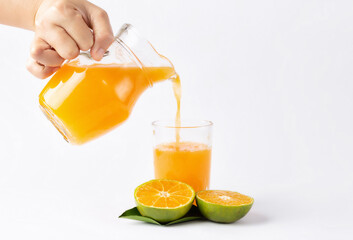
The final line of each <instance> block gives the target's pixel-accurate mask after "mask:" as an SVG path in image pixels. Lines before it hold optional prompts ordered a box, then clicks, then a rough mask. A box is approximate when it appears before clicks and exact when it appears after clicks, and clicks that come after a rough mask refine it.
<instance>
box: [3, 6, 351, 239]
mask: <svg viewBox="0 0 353 240" xmlns="http://www.w3.org/2000/svg"><path fill="white" fill-rule="evenodd" d="M95 2H96V3H99V5H100V6H102V7H104V8H106V9H107V11H108V12H109V14H110V16H111V21H112V24H113V26H114V29H118V28H119V27H120V25H122V24H123V23H125V22H129V23H132V24H134V25H135V27H136V28H138V29H139V30H140V32H141V34H143V35H145V36H146V38H147V39H149V40H150V41H151V42H152V43H153V44H154V45H155V47H156V48H157V49H158V50H159V51H160V52H161V53H163V54H165V55H166V56H168V57H169V58H170V59H171V60H172V62H173V63H174V65H175V66H176V68H177V70H178V72H179V73H180V75H181V77H182V84H183V102H182V116H183V117H185V118H195V119H209V120H212V121H214V123H215V128H214V148H213V149H214V151H213V164H212V165H213V166H212V179H211V181H212V183H211V187H212V188H213V189H230V190H237V191H239V192H242V193H245V194H249V195H251V196H253V197H254V198H255V204H254V207H253V209H252V210H251V211H250V213H249V215H248V216H247V217H245V218H244V219H243V220H241V221H239V222H238V223H235V224H230V225H220V224H213V223H209V222H201V223H190V224H183V225H176V226H174V227H168V228H167V227H157V226H154V225H149V224H143V223H138V222H134V221H131V220H123V219H117V217H118V216H119V215H120V214H121V213H122V212H123V211H124V210H125V209H127V208H130V207H132V206H134V201H133V190H134V188H135V187H136V186H137V185H138V184H140V183H142V182H144V181H146V180H149V179H151V178H153V167H152V149H151V147H152V141H151V139H152V133H151V127H150V123H151V122H152V120H155V119H161V118H173V117H174V110H175V109H174V107H175V102H174V99H173V96H172V91H171V86H170V84H169V83H162V84H160V85H158V86H155V87H154V88H153V89H150V90H149V91H148V92H146V93H145V94H144V95H143V96H142V98H141V99H140V101H139V102H138V103H137V105H136V107H135V109H134V112H133V114H132V116H131V117H130V119H129V121H128V122H126V124H124V125H123V126H121V127H120V128H119V129H117V130H115V131H114V132H112V133H111V134H108V135H106V136H104V137H103V138H101V139H98V140H96V141H94V142H92V143H89V144H87V145H84V146H82V147H72V146H70V145H68V144H66V143H65V142H64V141H63V140H62V138H61V137H60V136H59V134H58V133H57V132H56V130H55V129H54V128H53V127H52V126H51V124H50V123H49V122H48V121H47V120H46V119H45V117H44V116H43V115H42V113H41V112H40V110H39V108H38V106H37V95H38V94H39V92H40V90H41V89H42V88H43V87H44V84H45V81H44V82H43V81H40V80H37V79H35V78H34V77H32V76H31V75H30V74H29V73H27V72H26V70H25V67H24V65H25V60H26V58H27V55H28V47H29V45H30V40H31V38H32V35H33V34H32V33H30V32H26V31H22V30H19V29H14V28H10V27H5V26H0V36H1V39H0V43H1V45H0V52H1V56H0V63H1V65H0V66H1V80H0V109H1V118H0V132H1V134H0V239H4V240H12V239H16V240H17V239H35V240H41V239H46V240H47V239H51V240H55V239H85V240H90V239H104V240H110V239H137V238H140V239H141V238H152V237H153V238H154V239H156V238H157V239H191V238H192V237H193V238H194V239H219V238H222V239H259V238H261V239H271V240H275V239H295V240H297V239H321V240H323V239H351V238H352V237H353V230H352V227H353V220H352V215H353V207H352V200H353V190H352V189H353V175H352V170H353V164H352V160H353V126H352V122H353V81H352V80H353V67H352V64H353V14H352V9H353V2H352V1H349V0H347V1H343V0H342V1H333V0H331V1H329V0H317V1H307V0H302V1H299V0H293V1H261V0H259V1H245V0H244V1H220V0H218V1H162V0H160V1H142V0H141V1H131V0H129V1H95ZM171 106H172V107H171Z"/></svg>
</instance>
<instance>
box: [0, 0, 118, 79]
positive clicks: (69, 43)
mask: <svg viewBox="0 0 353 240" xmlns="http://www.w3.org/2000/svg"><path fill="white" fill-rule="evenodd" d="M0 24H6V25H10V26H14V27H19V28H24V29H28V30H31V31H34V32H35V36H34V39H33V42H32V44H31V50H30V57H29V59H28V62H27V69H28V70H29V71H30V72H31V73H32V74H33V75H35V76H36V77H38V78H47V77H48V76H50V75H52V74H53V73H54V72H55V71H56V70H58V69H59V68H60V66H61V64H62V63H63V62H64V61H65V60H66V59H73V58H76V57H77V56H78V54H79V53H80V50H82V51H88V50H90V52H91V55H92V57H93V59H95V60H97V61H99V60H100V59H101V58H102V57H103V54H104V53H105V51H106V50H107V48H108V47H109V46H110V44H111V43H112V42H113V40H114V36H113V31H112V28H111V25H110V22H109V17H108V14H107V13H106V11H104V10H103V9H101V8H99V7H98V6H96V5H94V4H92V3H90V2H88V1H86V0H0Z"/></svg>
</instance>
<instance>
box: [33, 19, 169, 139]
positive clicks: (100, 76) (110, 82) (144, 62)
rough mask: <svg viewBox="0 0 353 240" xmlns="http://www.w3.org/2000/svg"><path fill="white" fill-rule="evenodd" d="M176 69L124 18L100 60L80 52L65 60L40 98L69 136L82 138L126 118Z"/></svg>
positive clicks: (98, 132) (57, 123)
mask: <svg viewBox="0 0 353 240" xmlns="http://www.w3.org/2000/svg"><path fill="white" fill-rule="evenodd" d="M175 74H176V73H175V70H174V67H173V65H172V63H171V62H170V61H169V60H168V59H167V58H165V57H164V56H162V55H160V54H159V53H158V52H157V51H156V50H155V49H154V48H153V46H152V45H151V44H150V43H149V42H148V41H146V40H145V39H143V38H141V37H140V36H139V35H138V34H137V32H136V30H135V29H134V28H133V27H132V26H131V25H129V24H125V25H123V26H122V28H121V29H120V31H119V33H118V34H117V35H116V36H115V40H114V42H113V43H112V45H111V46H110V47H109V49H108V51H107V52H106V53H105V55H104V57H103V59H102V60H101V61H99V62H97V61H94V60H93V59H92V58H91V56H90V54H89V52H81V53H80V55H79V56H78V57H77V58H76V59H73V60H71V61H68V62H67V63H65V64H64V65H63V66H62V67H61V68H60V69H59V70H58V71H57V72H56V73H55V75H54V76H53V77H52V78H51V79H50V80H49V82H48V83H47V85H46V86H45V87H44V89H43V90H42V92H41V93H40V95H39V103H40V107H41V109H42V111H43V112H44V114H45V115H46V116H47V118H48V119H49V120H50V121H51V122H52V123H53V125H54V126H55V127H56V128H57V130H58V131H59V132H60V133H61V134H62V135H63V137H64V139H65V140H66V141H68V142H69V143H72V144H83V143H85V142H88V141H90V140H92V139H94V138H97V137H99V136H101V135H103V134H105V133H107V132H109V131H111V130H112V129H113V128H115V127H117V126H119V125H120V124H121V123H123V122H124V121H125V120H126V119H127V118H128V117H129V115H130V113H131V111H132V108H133V106H134V105H135V103H136V101H137V99H138V98H139V96H140V95H141V94H142V93H143V92H144V91H145V90H146V89H147V88H148V87H151V86H153V84H154V83H156V82H159V81H163V80H167V79H169V78H172V77H174V76H175Z"/></svg>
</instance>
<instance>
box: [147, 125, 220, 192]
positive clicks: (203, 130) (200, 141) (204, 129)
mask: <svg viewBox="0 0 353 240" xmlns="http://www.w3.org/2000/svg"><path fill="white" fill-rule="evenodd" d="M152 125H153V128H154V129H153V133H154V139H155V144H154V170H155V178H165V179H173V180H178V181H181V182H185V183H187V184H189V185H190V186H192V187H193V188H194V190H195V191H196V192H197V191H200V190H206V189H208V188H209V184H210V170H211V150H212V143H211V140H212V125H213V124H212V122H210V121H187V122H180V126H175V123H174V122H173V121H170V122H168V121H155V122H153V123H152ZM176 133H178V135H179V136H178V138H176ZM178 140H179V141H178Z"/></svg>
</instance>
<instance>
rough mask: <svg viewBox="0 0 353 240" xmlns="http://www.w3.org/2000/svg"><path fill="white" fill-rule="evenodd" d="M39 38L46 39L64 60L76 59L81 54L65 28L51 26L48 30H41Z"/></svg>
mask: <svg viewBox="0 0 353 240" xmlns="http://www.w3.org/2000/svg"><path fill="white" fill-rule="evenodd" d="M38 37H40V38H42V39H45V41H46V42H47V43H48V44H49V45H50V46H51V47H53V48H54V49H55V51H56V52H57V53H58V54H59V55H60V57H62V58H64V59H74V58H75V57H77V56H78V54H79V53H80V50H79V48H78V46H77V45H76V42H75V41H74V40H73V39H72V38H71V37H70V36H69V34H67V32H66V31H65V30H64V29H63V28H61V27H59V26H57V25H54V24H51V25H50V26H48V27H47V28H46V29H43V30H40V31H39V33H38Z"/></svg>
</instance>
